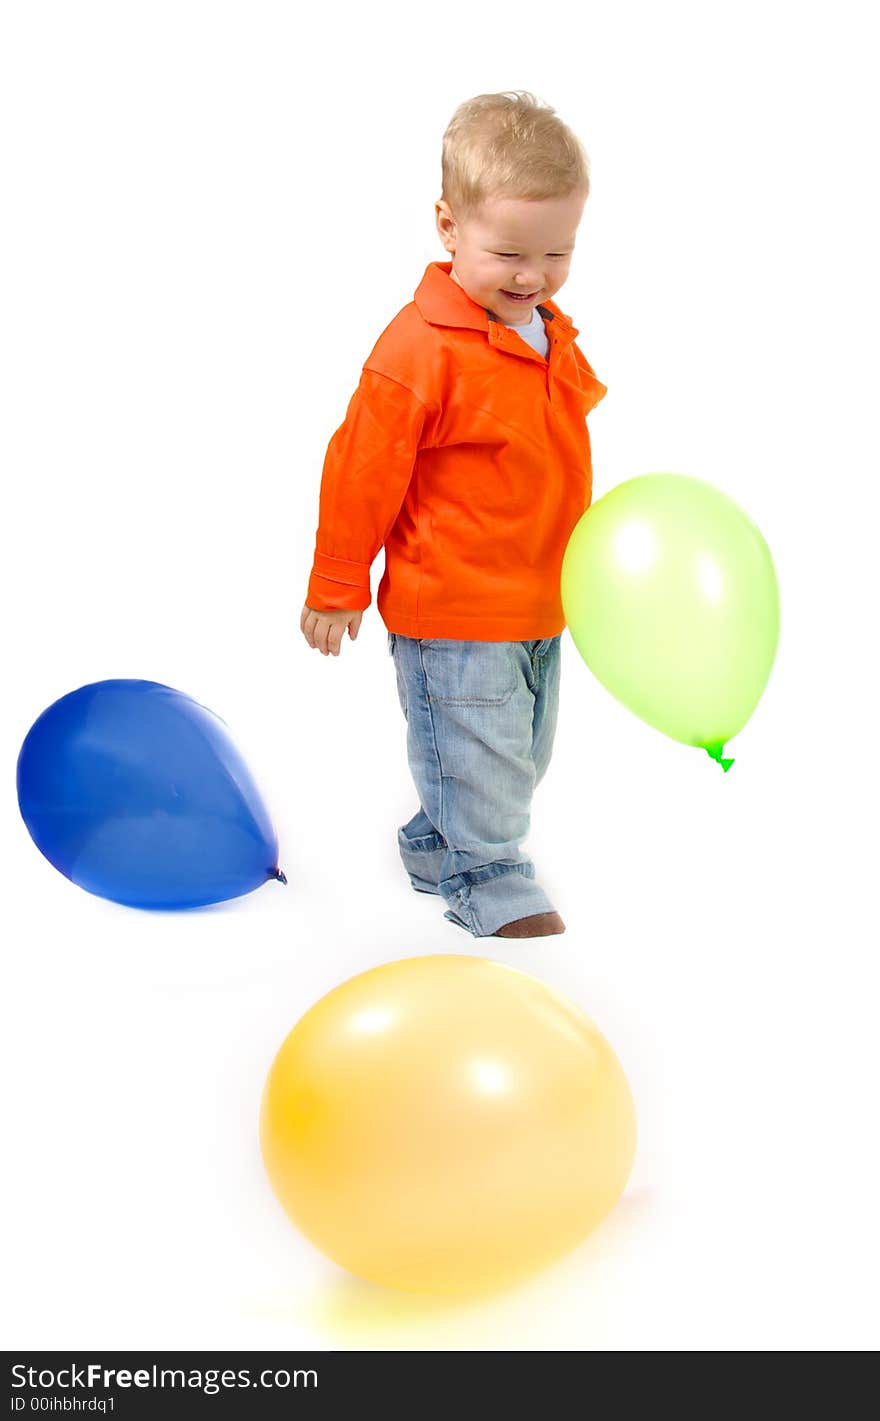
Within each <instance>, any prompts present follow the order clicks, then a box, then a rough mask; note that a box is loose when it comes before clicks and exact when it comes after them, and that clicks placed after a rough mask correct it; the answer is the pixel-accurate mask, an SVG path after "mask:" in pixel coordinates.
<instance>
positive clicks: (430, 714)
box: [417, 642, 449, 844]
mask: <svg viewBox="0 0 880 1421" xmlns="http://www.w3.org/2000/svg"><path fill="white" fill-rule="evenodd" d="M417 646H418V654H419V669H420V671H421V673H422V680H423V681H424V683H425V705H426V706H427V708H428V720H429V721H430V722H431V743H432V745H433V747H434V756H435V759H436V761H437V769H438V771H439V775H438V778H439V781H440V789H439V795H440V805H439V813H438V815H437V820H438V822H437V828H438V830H439V831H440V833H441V834H442V836H443V838H444V839H446V842H447V844H448V842H449V841H448V839H447V838H446V830H445V828H444V827H443V821H444V819H445V818H446V816H445V814H444V813H443V766H442V764H441V763H440V748H439V746H438V744H437V727H436V726H435V724H434V713H433V711H432V710H431V697H430V696H429V695H428V675H427V672H426V671H425V663H424V661H423V659H422V647H421V643H420V642H418V643H417Z"/></svg>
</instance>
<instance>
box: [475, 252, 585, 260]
mask: <svg viewBox="0 0 880 1421" xmlns="http://www.w3.org/2000/svg"><path fill="white" fill-rule="evenodd" d="M519 255H520V253H519V252H492V256H493V257H508V258H511V259H512V258H513V257H518V256H519ZM547 255H548V257H567V256H568V252H548V253H547Z"/></svg>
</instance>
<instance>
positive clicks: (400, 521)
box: [300, 92, 605, 938]
mask: <svg viewBox="0 0 880 1421" xmlns="http://www.w3.org/2000/svg"><path fill="white" fill-rule="evenodd" d="M588 192H589V169H588V163H587V158H586V154H585V153H584V150H583V148H582V147H581V145H580V143H579V141H578V139H577V138H576V137H575V136H574V134H573V133H571V131H570V130H569V129H568V128H567V127H566V126H565V125H564V124H563V123H562V122H561V120H560V119H559V118H558V117H556V114H555V110H554V109H552V108H550V107H549V106H546V105H542V104H539V103H538V101H537V100H536V99H535V98H534V97H533V96H532V95H531V94H528V93H523V92H517V93H512V94H511V93H504V94H481V95H479V96H478V97H477V98H475V99H471V100H469V101H467V102H465V103H463V104H461V105H460V106H459V107H458V109H457V110H456V112H455V114H454V115H453V117H452V120H451V122H450V124H449V126H448V128H447V130H446V133H445V134H444V139H443V195H442V197H441V199H440V200H439V201H438V202H437V203H436V205H435V217H436V223H437V231H438V233H439V235H440V240H441V242H442V243H443V246H444V247H445V249H446V251H447V252H448V253H449V254H450V256H451V258H452V260H451V261H450V262H431V263H430V265H429V266H428V268H427V270H426V271H425V275H424V277H423V278H422V281H421V283H420V285H419V287H418V289H417V291H416V293H415V297H414V299H413V301H412V302H410V303H409V305H407V306H405V307H404V308H403V309H402V310H401V311H400V312H398V314H397V316H396V317H395V318H394V320H393V321H392V322H391V324H390V325H389V326H388V327H387V328H386V329H385V330H384V331H383V333H382V334H381V336H380V337H379V339H378V341H377V343H376V345H375V346H374V348H373V350H372V352H371V354H370V356H369V357H368V359H367V360H366V362H365V363H364V366H363V370H362V374H361V380H360V384H359V386H358V389H357V390H356V392H355V394H354V395H353V396H352V398H351V401H350V403H349V406H348V410H347V413H346V417H345V421H344V423H343V424H342V425H341V426H340V427H339V429H337V430H336V433H335V434H334V435H333V438H332V439H331V441H330V444H329V446H328V449H327V454H326V458H325V462H324V470H323V475H322V482H321V493H320V515H319V525H318V530H317V535H316V550H315V560H314V565H313V568H312V573H311V577H310V579H309V585H308V591H307V594H306V605H305V606H304V607H303V611H302V616H301V619H300V626H301V630H302V632H303V634H304V636H305V638H306V641H307V642H308V644H309V646H311V647H313V648H317V649H318V650H319V651H320V652H321V653H322V654H323V655H324V656H326V655H328V654H330V655H333V656H338V655H339V649H340V646H341V642H342V636H343V633H344V631H345V629H346V628H348V634H349V637H350V638H351V640H352V641H354V640H355V638H356V637H357V632H358V628H359V626H360V622H361V617H362V614H363V611H364V609H365V608H366V607H367V606H369V603H370V565H371V563H372V561H373V559H374V557H375V556H376V554H377V552H378V551H379V548H380V547H381V546H382V545H383V544H384V546H385V573H384V575H383V577H382V580H381V582H380V585H379V590H378V596H377V602H378V607H379V612H380V614H381V616H382V619H383V621H384V623H385V626H386V628H387V630H388V647H389V651H390V653H391V655H392V656H393V658H394V664H395V670H396V675H397V689H398V695H399V698H400V704H401V708H402V710H403V713H404V716H405V717H406V720H407V751H408V758H409V764H410V769H411V772H412V775H413V779H414V781H415V785H416V788H417V790H418V794H419V800H420V808H419V810H418V812H417V813H416V814H415V815H414V816H413V818H412V819H410V821H409V823H407V824H405V825H404V826H403V827H402V828H401V829H400V830H399V831H398V846H399V849H400V854H401V858H402V860H403V864H404V867H405V869H406V871H407V873H408V874H409V878H410V882H411V884H412V886H413V888H415V889H416V890H417V891H418V892H426V893H434V894H438V895H439V896H441V897H442V898H443V899H444V901H445V902H446V904H447V911H446V913H445V917H446V918H448V919H449V920H450V921H451V922H454V923H456V924H457V925H458V926H459V927H462V928H465V929H466V930H467V931H469V932H470V933H471V934H472V935H473V936H474V937H490V936H496V937H523V938H524V937H544V936H549V935H551V934H554V933H561V932H564V930H565V925H564V923H563V921H562V919H561V917H560V916H559V914H558V913H557V912H556V910H555V908H554V907H553V904H552V903H551V902H550V900H549V898H548V897H547V895H546V893H545V892H544V890H543V889H542V888H541V887H540V886H539V885H538V884H537V882H536V881H535V870H534V866H533V865H532V863H531V861H530V860H529V859H528V858H527V857H526V856H525V855H524V854H523V853H522V852H521V851H520V847H519V845H520V843H521V842H522V840H523V839H524V838H525V836H526V833H527V831H528V826H529V811H530V805H531V799H532V792H533V790H534V788H535V785H536V784H537V783H538V782H539V780H540V779H541V777H542V775H543V774H544V772H545V770H546V768H547V765H548V763H549V759H550V752H551V749H552V744H553V736H554V730H555V726H556V714H557V706H558V688H559V656H560V641H561V634H562V631H563V628H564V626H565V618H564V615H563V611H562V603H561V598H560V592H559V585H560V572H561V567H562V557H563V554H564V552H565V547H566V544H567V541H568V538H569V535H570V533H571V531H572V529H573V528H574V526H575V524H576V523H577V521H578V519H579V518H580V516H581V514H582V513H583V511H584V509H585V508H586V507H587V506H588V504H589V502H590V497H591V483H592V478H591V462H590V440H589V434H588V432H587V428H586V422H585V421H586V415H587V413H588V412H589V410H590V409H592V407H593V406H594V405H595V404H596V403H597V402H598V401H599V400H600V399H601V398H602V396H603V395H604V394H605V386H604V385H602V384H601V383H600V382H599V381H598V380H597V379H596V376H595V374H594V372H593V370H592V368H591V367H590V365H589V364H588V363H587V361H586V360H585V358H584V356H583V355H582V354H581V352H580V351H579V350H578V348H577V346H576V345H575V344H574V337H575V336H576V335H577V334H578V332H577V329H576V328H575V327H574V326H573V325H572V323H571V321H570V320H569V318H568V317H567V316H565V315H564V314H563V313H562V312H561V311H560V310H559V307H558V306H556V305H555V303H554V302H553V301H552V300H551V297H552V296H553V295H554V294H555V292H557V291H558V290H559V288H560V287H561V286H562V284H563V282H564V281H565V279H566V277H567V275H568V270H569V265H570V262H571V255H572V251H573V249H574V244H575V236H576V232H577V228H578V224H579V222H580V220H581V216H582V214H583V209H584V204H585V202H586V198H587V194H588Z"/></svg>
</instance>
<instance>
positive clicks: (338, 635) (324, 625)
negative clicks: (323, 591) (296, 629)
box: [299, 607, 364, 656]
mask: <svg viewBox="0 0 880 1421" xmlns="http://www.w3.org/2000/svg"><path fill="white" fill-rule="evenodd" d="M363 615H364V614H363V612H346V611H339V612H316V611H315V609H314V607H303V609H302V616H301V617H300V619H299V626H300V631H301V632H302V634H303V636H304V637H305V639H306V641H307V642H308V644H309V646H310V647H312V649H313V650H314V649H315V648H317V649H318V651H320V653H321V655H322V656H327V655H328V654H329V655H331V656H338V655H339V648H340V646H341V645H342V638H343V635H344V633H345V628H346V627H348V635H349V637H350V638H351V640H352V641H356V640H357V634H358V628H359V627H360V624H361V618H362V617H363Z"/></svg>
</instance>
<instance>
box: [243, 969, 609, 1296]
mask: <svg viewBox="0 0 880 1421" xmlns="http://www.w3.org/2000/svg"><path fill="white" fill-rule="evenodd" d="M260 1138H261V1146H262V1153H263V1161H264V1163H265V1166H266V1170H267V1172H268V1175H269V1179H270V1180H271V1183H272V1186H273V1188H274V1190H275V1193H276V1194H277V1195H278V1198H279V1199H280V1201H281V1203H282V1204H283V1206H284V1208H285V1209H286V1211H287V1213H288V1214H289V1216H290V1218H291V1219H292V1220H293V1222H294V1224H296V1225H297V1227H298V1228H299V1229H300V1230H301V1231H302V1232H303V1233H304V1234H305V1235H306V1237H307V1238H309V1239H311V1241H312V1242H313V1243H314V1244H316V1245H317V1247H318V1248H319V1249H321V1250H322V1251H323V1252H324V1253H325V1254H326V1255H327V1256H328V1257H330V1258H332V1259H333V1260H334V1261H335V1262H337V1263H339V1264H341V1265H342V1267H344V1268H347V1269H348V1270H349V1271H350V1272H352V1273H355V1274H357V1275H358V1276H359V1277H362V1278H367V1279H370V1280H371V1281H373V1282H376V1283H383V1284H386V1285H387V1286H390V1287H394V1288H400V1289H403V1290H405V1291H411V1292H424V1293H446V1294H449V1293H468V1292H474V1291H483V1290H486V1289H493V1288H496V1287H501V1286H504V1285H506V1284H508V1283H512V1282H514V1281H517V1280H518V1279H520V1278H522V1277H525V1276H526V1275H528V1274H529V1273H532V1272H534V1271H535V1270H536V1269H538V1268H541V1267H542V1266H544V1265H545V1264H547V1263H549V1262H551V1261H552V1260H553V1259H556V1258H559V1257H561V1256H562V1255H563V1254H565V1253H567V1252H568V1251H569V1250H570V1249H571V1248H573V1247H574V1246H575V1245H576V1244H578V1243H579V1242H580V1241H581V1239H583V1238H584V1237H585V1235H586V1234H588V1233H589V1232H590V1230H591V1229H593V1228H594V1227H595V1226H596V1224H598V1223H599V1221H600V1220H601V1219H603V1218H604V1217H605V1215H606V1214H607V1213H608V1211H609V1210H610V1209H611V1208H612V1207H613V1205H614V1204H615V1202H616V1201H617V1199H618V1198H619V1196H620V1195H621V1193H622V1192H623V1188H624V1186H625V1184H626V1181H627V1178H628V1176H629V1172H630V1169H631V1167H632V1161H633V1156H634V1153H635V1138H636V1126H635V1111H634V1108H633V1102H632V1096H631V1094H630V1090H629V1086H628V1084H627V1081H626V1077H625V1076H624V1074H623V1070H622V1068H621V1066H620V1063H619V1061H618V1060H617V1057H616V1056H615V1055H614V1052H613V1051H612V1050H611V1047H610V1046H609V1045H608V1043H607V1041H606V1040H605V1038H604V1037H603V1036H602V1035H601V1034H600V1033H599V1031H597V1029H596V1027H595V1026H594V1025H593V1024H592V1022H591V1021H589V1020H588V1018H587V1017H585V1016H584V1015H583V1014H582V1013H581V1012H580V1011H579V1010H578V1009H577V1008H576V1007H574V1006H573V1005H572V1004H571V1003H570V1002H567V1001H566V1000H565V999H564V998H563V997H561V996H558V995H557V994H556V993H555V992H553V991H551V990H550V988H549V987H546V986H545V985H544V984H543V983H541V982H538V981H536V980H535V979H534V978H533V977H529V976H527V975H526V973H524V972H519V971H517V970H515V969H514V968H511V967H506V966H504V965H502V964H501V963H498V962H489V961H486V960H485V959H483V958H479V957H458V956H444V957H417V958H407V959H405V960H403V961H400V962H390V963H387V964H385V965H384V966H381V967H376V968H373V969H372V970H371V971H369V972H364V973H362V974H361V975H360V976H358V977H353V978H351V979H350V980H349V981H347V982H344V983H343V984H342V985H341V986H339V987H336V988H335V989H334V990H333V991H332V992H330V993H328V995H327V996H325V997H323V998H322V999H321V1000H320V1001H319V1002H317V1003H316V1004H315V1005H314V1006H313V1007H312V1008H311V1009H310V1010H309V1011H307V1012H306V1014H305V1016H304V1017H302V1019H301V1020H300V1021H299V1022H298V1023H297V1024H296V1026H295V1027H294V1028H293V1030H292V1031H291V1032H290V1035H289V1036H288V1037H287V1039H286V1040H285V1041H284V1043H283V1044H282V1046H281V1049H280V1050H279V1052H278V1054H277V1056H276V1058H275V1061H274V1063H273V1065H272V1068H271V1070H270V1072H269V1077H268V1080H267V1082H266V1087H265V1091H264V1094H263V1102H262V1111H261V1119H260Z"/></svg>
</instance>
